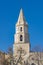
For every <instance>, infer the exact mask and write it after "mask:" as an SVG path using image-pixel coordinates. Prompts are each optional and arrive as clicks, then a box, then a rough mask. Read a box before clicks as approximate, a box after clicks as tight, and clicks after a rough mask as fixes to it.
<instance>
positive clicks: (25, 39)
mask: <svg viewBox="0 0 43 65" xmlns="http://www.w3.org/2000/svg"><path fill="white" fill-rule="evenodd" d="M14 39H15V42H14V44H13V56H14V60H15V61H14V63H15V65H43V56H42V55H43V53H42V52H41V53H40V52H31V51H30V39H29V33H28V24H27V22H26V20H25V17H24V15H23V11H22V9H21V10H20V14H19V18H18V21H17V23H16V33H15V35H14Z"/></svg>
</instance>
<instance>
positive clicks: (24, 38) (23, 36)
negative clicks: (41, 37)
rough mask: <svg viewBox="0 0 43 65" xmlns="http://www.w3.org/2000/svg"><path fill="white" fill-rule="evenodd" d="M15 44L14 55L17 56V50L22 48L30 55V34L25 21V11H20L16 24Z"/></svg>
mask: <svg viewBox="0 0 43 65" xmlns="http://www.w3.org/2000/svg"><path fill="white" fill-rule="evenodd" d="M14 39H15V41H14V44H13V55H14V54H17V50H18V49H19V48H22V49H23V50H25V51H26V53H29V51H30V40H29V34H28V24H27V22H26V20H25V17H24V14H23V10H22V9H21V10H20V14H19V17H18V21H17V23H16V33H15V35H14Z"/></svg>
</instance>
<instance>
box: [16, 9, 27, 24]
mask: <svg viewBox="0 0 43 65" xmlns="http://www.w3.org/2000/svg"><path fill="white" fill-rule="evenodd" d="M19 24H26V25H27V22H26V20H25V17H24V14H23V10H22V8H21V10H20V14H19V17H18V21H17V24H16V25H19Z"/></svg>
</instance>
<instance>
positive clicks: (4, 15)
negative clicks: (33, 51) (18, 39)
mask: <svg viewBox="0 0 43 65" xmlns="http://www.w3.org/2000/svg"><path fill="white" fill-rule="evenodd" d="M21 8H22V9H23V12H24V15H25V18H26V20H27V22H28V25H29V29H28V31H29V34H30V43H31V48H33V47H34V46H36V45H40V46H41V47H43V0H0V50H2V51H6V50H7V48H8V47H9V46H12V45H13V43H14V34H15V24H16V22H17V20H18V16H19V12H20V9H21Z"/></svg>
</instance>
